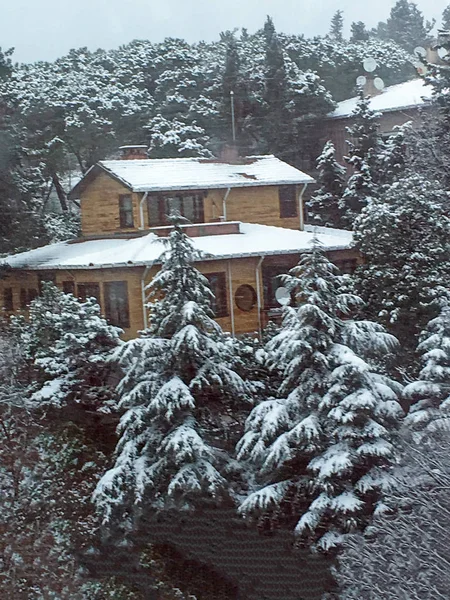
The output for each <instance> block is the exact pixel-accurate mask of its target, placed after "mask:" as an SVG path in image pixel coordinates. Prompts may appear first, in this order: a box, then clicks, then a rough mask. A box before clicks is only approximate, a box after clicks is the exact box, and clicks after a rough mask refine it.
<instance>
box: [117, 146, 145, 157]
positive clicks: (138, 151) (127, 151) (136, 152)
mask: <svg viewBox="0 0 450 600" xmlns="http://www.w3.org/2000/svg"><path fill="white" fill-rule="evenodd" d="M119 150H120V151H121V153H122V154H121V156H120V160H139V159H147V158H148V156H147V150H148V146H145V145H133V146H120V148H119Z"/></svg>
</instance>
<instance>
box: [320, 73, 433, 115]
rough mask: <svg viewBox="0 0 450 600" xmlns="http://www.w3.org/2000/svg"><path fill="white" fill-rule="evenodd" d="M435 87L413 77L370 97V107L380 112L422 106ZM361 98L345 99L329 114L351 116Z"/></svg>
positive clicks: (428, 99)
mask: <svg viewBox="0 0 450 600" xmlns="http://www.w3.org/2000/svg"><path fill="white" fill-rule="evenodd" d="M432 90H433V88H432V87H431V86H429V85H425V81H424V80H423V79H422V78H418V79H412V80H411V81H405V82H404V83H399V84H397V85H391V86H389V87H386V88H384V90H383V91H382V92H381V93H380V94H377V95H376V96H374V97H373V98H371V99H370V108H371V109H372V110H374V111H378V112H392V111H395V110H402V109H403V110H404V109H406V108H413V107H416V106H421V105H423V104H424V103H426V102H429V101H430V99H431V94H432ZM358 100H359V97H358V96H355V97H354V98H350V99H349V100H343V101H342V102H339V103H338V106H337V108H336V109H335V110H334V111H333V112H331V113H329V114H328V116H329V117H330V118H332V119H343V118H346V117H350V116H351V114H352V112H353V111H354V109H355V108H356V104H357V102H358Z"/></svg>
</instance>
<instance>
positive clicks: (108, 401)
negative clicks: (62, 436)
mask: <svg viewBox="0 0 450 600" xmlns="http://www.w3.org/2000/svg"><path fill="white" fill-rule="evenodd" d="M14 322H15V328H16V330H18V331H19V332H20V338H21V340H22V343H23V345H24V347H25V349H26V358H27V360H28V361H29V362H30V363H31V364H32V365H33V366H34V367H35V368H36V369H37V373H36V381H37V383H36V389H35V392H34V394H33V396H32V399H33V400H34V401H35V402H37V403H39V404H43V405H46V406H47V407H48V406H49V405H51V406H54V407H64V406H72V407H74V406H78V407H80V408H85V409H89V410H100V411H101V412H108V411H109V410H110V407H111V406H113V405H114V400H113V398H114V394H113V392H112V390H111V388H110V386H108V385H107V379H108V376H109V375H110V374H111V369H112V365H111V362H110V358H111V353H112V352H113V351H114V350H115V349H116V348H117V347H118V346H119V345H120V344H121V341H120V338H119V333H120V331H121V330H120V329H118V328H117V327H114V326H112V325H108V323H107V322H106V320H105V319H104V318H103V317H102V316H101V314H100V307H99V305H98V304H97V302H96V300H95V298H88V299H87V300H86V301H85V302H81V301H80V300H78V299H77V298H75V297H74V296H72V295H71V294H64V293H63V292H62V291H60V290H59V289H58V288H57V287H56V286H54V285H53V284H51V283H45V282H44V283H43V284H42V294H41V295H40V296H39V297H37V298H36V299H35V300H33V301H32V302H31V303H30V310H29V319H28V321H25V320H22V319H20V318H17V319H14Z"/></svg>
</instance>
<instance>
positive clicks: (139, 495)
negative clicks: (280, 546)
mask: <svg viewBox="0 0 450 600" xmlns="http://www.w3.org/2000/svg"><path fill="white" fill-rule="evenodd" d="M172 222H173V226H174V229H173V231H172V232H171V234H170V235H169V238H168V240H167V249H166V251H165V252H164V253H163V255H162V256H161V260H162V267H161V270H160V271H159V273H158V274H157V275H156V276H155V277H154V278H153V280H152V282H151V283H150V284H149V289H150V296H151V298H152V299H153V301H152V303H151V304H150V307H151V326H150V328H149V330H148V331H146V332H145V333H144V334H143V335H142V337H140V338H138V339H136V340H132V341H130V342H127V343H126V344H125V345H124V346H123V347H122V348H120V350H119V352H118V360H119V362H120V364H121V365H122V367H123V368H124V370H125V376H124V378H123V380H122V381H121V383H120V384H119V393H120V394H121V400H120V407H121V408H122V409H125V413H124V415H123V417H122V419H121V423H120V426H119V430H118V432H119V435H120V440H119V442H118V445H117V448H116V453H115V464H114V466H113V467H112V469H110V470H109V471H107V472H106V473H105V475H104V476H103V478H102V480H101V481H100V483H99V485H98V488H97V491H96V494H95V501H96V503H97V506H98V509H99V511H100V513H101V514H102V517H103V521H104V523H105V524H107V525H108V526H109V527H111V528H113V527H114V525H118V526H119V527H120V525H121V524H123V519H124V517H125V515H128V516H129V517H131V521H132V522H133V523H134V524H135V525H136V521H135V517H136V516H138V515H139V513H140V512H142V511H144V510H153V511H155V510H156V511H160V510H165V509H171V508H175V509H181V510H183V509H186V508H192V507H194V506H195V505H196V503H198V502H204V503H205V502H206V503H208V502H209V503H211V502H213V503H215V504H220V503H221V502H222V501H224V500H226V499H227V498H229V497H230V493H231V485H230V482H229V481H228V480H227V476H226V470H227V468H228V467H229V466H230V464H231V463H230V454H229V450H230V447H231V445H232V443H233V442H232V441H231V442H230V441H229V437H230V435H231V437H232V436H233V428H232V427H229V426H228V423H227V419H228V420H229V421H230V423H233V422H235V421H236V419H237V418H238V414H239V411H240V410H242V407H243V405H245V403H246V401H247V389H246V385H245V384H244V382H243V381H242V379H241V378H240V377H239V375H237V373H236V372H234V371H233V370H232V369H231V368H229V366H228V364H229V357H228V351H227V347H226V345H225V344H224V343H223V339H222V331H221V329H220V327H219V325H218V324H217V323H216V322H215V321H214V319H213V312H212V309H211V300H212V298H213V294H212V292H211V290H210V288H209V286H208V281H207V279H206V278H205V277H204V276H203V275H202V274H201V273H200V272H199V271H198V270H197V269H196V268H195V267H194V266H193V263H194V261H195V260H196V259H198V258H199V256H200V255H199V253H198V252H197V251H196V250H195V249H194V248H193V245H192V242H191V241H190V239H189V238H188V237H187V235H186V234H185V233H184V232H183V230H182V227H181V225H180V217H177V218H175V219H172ZM242 421H243V419H242ZM230 431H231V432H230ZM118 515H119V516H120V517H119V520H116V519H117V518H118Z"/></svg>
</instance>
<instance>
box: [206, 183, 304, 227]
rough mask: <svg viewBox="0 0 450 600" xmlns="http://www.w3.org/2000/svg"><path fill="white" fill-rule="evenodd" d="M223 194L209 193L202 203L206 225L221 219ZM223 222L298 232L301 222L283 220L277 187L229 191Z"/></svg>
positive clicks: (217, 191) (298, 219) (220, 192)
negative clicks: (269, 226) (265, 226)
mask: <svg viewBox="0 0 450 600" xmlns="http://www.w3.org/2000/svg"><path fill="white" fill-rule="evenodd" d="M225 194H226V190H210V191H209V192H208V195H207V197H206V199H205V221H213V220H217V219H219V218H220V217H223V199H224V196H225ZM226 213H227V214H226V220H227V221H244V222H246V223H258V224H260V225H274V226H275V227H285V228H287V229H299V228H300V218H299V217H293V218H289V219H282V218H281V217H280V203H279V200H278V186H276V185H270V186H269V185H267V186H260V187H249V188H236V189H232V190H231V191H230V193H229V195H228V198H227V201H226Z"/></svg>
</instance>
